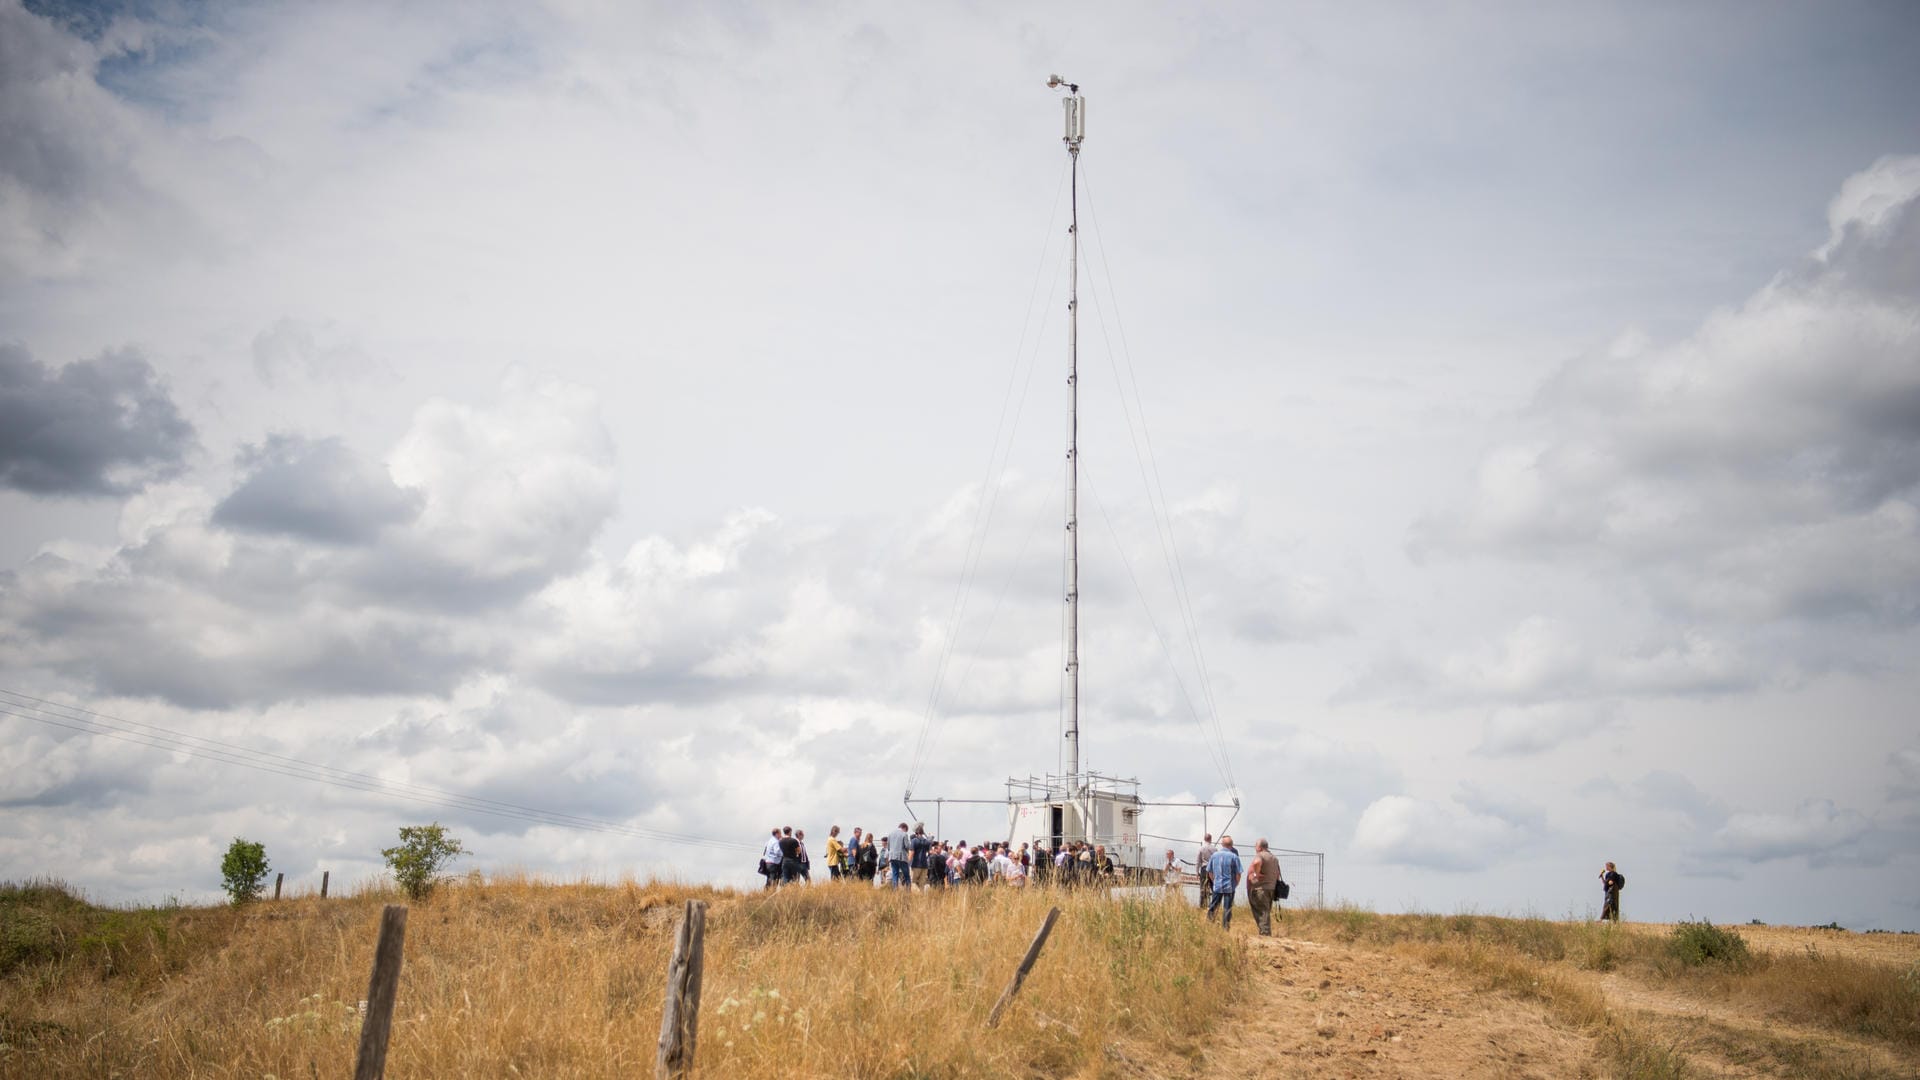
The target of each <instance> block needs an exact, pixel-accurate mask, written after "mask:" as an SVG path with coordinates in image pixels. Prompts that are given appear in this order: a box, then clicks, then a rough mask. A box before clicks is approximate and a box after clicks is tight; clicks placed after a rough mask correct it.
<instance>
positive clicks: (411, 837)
mask: <svg viewBox="0 0 1920 1080" xmlns="http://www.w3.org/2000/svg"><path fill="white" fill-rule="evenodd" d="M466 853H467V849H466V848H463V847H461V846H460V841H459V840H457V839H455V838H454V837H452V836H449V835H447V829H446V826H444V825H442V824H440V823H439V822H437V821H436V822H434V823H433V824H431V825H402V826H400V843H399V844H398V845H397V846H395V847H390V848H385V849H383V850H382V851H381V852H380V854H381V855H383V856H385V857H386V860H387V866H388V868H389V869H391V870H392V871H393V880H394V881H395V882H397V883H398V884H399V886H400V888H402V889H404V890H406V894H407V897H408V898H409V899H412V900H425V899H426V898H427V894H428V893H430V892H432V891H433V887H434V886H435V885H437V884H439V883H440V879H441V877H442V876H443V875H442V874H441V871H442V870H444V869H446V868H447V866H448V865H450V864H451V863H452V862H453V860H454V859H455V858H457V857H459V856H461V855H465V854H466Z"/></svg>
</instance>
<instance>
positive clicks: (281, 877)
mask: <svg viewBox="0 0 1920 1080" xmlns="http://www.w3.org/2000/svg"><path fill="white" fill-rule="evenodd" d="M285 880H287V875H285V874H275V875H273V898H274V899H275V900H278V899H280V883H281V882H283V881H285Z"/></svg>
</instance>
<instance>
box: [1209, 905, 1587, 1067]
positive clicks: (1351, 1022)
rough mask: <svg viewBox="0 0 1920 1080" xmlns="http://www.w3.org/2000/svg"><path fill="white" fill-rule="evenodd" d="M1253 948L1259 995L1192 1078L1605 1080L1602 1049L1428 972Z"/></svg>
mask: <svg viewBox="0 0 1920 1080" xmlns="http://www.w3.org/2000/svg"><path fill="white" fill-rule="evenodd" d="M1248 948H1249V950H1250V956H1249V958H1248V959H1249V961H1250V972H1251V977H1252V978H1253V979H1254V985H1253V986H1252V987H1250V988H1249V992H1248V994H1247V997H1246V999H1245V1000H1244V1001H1243V1002H1242V1003H1241V1004H1239V1005H1238V1006H1236V1007H1235V1008H1234V1009H1233V1010H1232V1011H1231V1013H1229V1015H1228V1016H1227V1017H1226V1018H1225V1020H1224V1022H1223V1023H1222V1024H1221V1026H1220V1027H1219V1029H1218V1030H1217V1032H1216V1033H1215V1034H1214V1035H1213V1036H1211V1037H1210V1039H1209V1041H1208V1043H1207V1046H1206V1048H1205V1050H1204V1052H1203V1056H1202V1058H1201V1060H1200V1061H1199V1062H1198V1063H1197V1064H1193V1065H1189V1066H1188V1071H1187V1072H1186V1073H1185V1074H1184V1075H1187V1076H1193V1077H1216V1076H1217V1077H1234V1078H1236V1080H1238V1078H1245V1077H1254V1076H1307V1077H1449V1078H1452V1077H1515V1078H1518V1077H1538V1078H1542V1080H1547V1078H1552V1080H1561V1078H1569V1077H1597V1076H1600V1075H1602V1070H1601V1068H1600V1063H1599V1060H1598V1057H1597V1055H1596V1052H1595V1050H1594V1041H1593V1039H1592V1038H1590V1037H1588V1036H1587V1035H1585V1034H1582V1033H1581V1032H1579V1031H1577V1030H1573V1029H1571V1028H1569V1027H1568V1026H1567V1025H1565V1024H1561V1023H1559V1022H1557V1021H1555V1020H1554V1019H1553V1018H1551V1017H1550V1016H1548V1015H1547V1014H1546V1012H1545V1010H1544V1009H1542V1008H1541V1007H1540V1006H1538V1005H1535V1004H1532V1003H1529V1002H1523V1001H1517V1000H1515V999H1513V998H1511V997H1508V996H1506V995H1504V994H1486V993H1476V992H1475V991H1473V990H1472V989H1470V988H1469V987H1468V986H1467V985H1466V984H1465V982H1464V981H1462V980H1460V979H1458V978H1455V977H1453V976H1451V975H1449V974H1448V973H1446V972H1441V971H1435V970H1434V969H1433V968H1430V967H1428V966H1427V965H1425V964H1423V963H1420V962H1419V961H1417V960H1412V959H1409V958H1407V957H1404V956H1399V955H1396V954H1394V953H1392V952H1385V951H1376V950H1372V949H1365V948H1354V947H1351V946H1347V945H1338V944H1321V943H1319V942H1313V941H1300V940H1296V939H1292V938H1284V937H1273V938H1252V939H1250V940H1249V942H1248ZM1173 1075H1180V1074H1179V1073H1174V1074H1173Z"/></svg>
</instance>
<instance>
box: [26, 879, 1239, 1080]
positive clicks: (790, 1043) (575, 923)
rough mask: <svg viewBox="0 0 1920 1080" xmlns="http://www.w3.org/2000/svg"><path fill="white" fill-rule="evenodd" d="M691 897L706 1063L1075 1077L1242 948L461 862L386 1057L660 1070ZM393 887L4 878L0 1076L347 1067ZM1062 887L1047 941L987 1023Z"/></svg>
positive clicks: (1083, 908)
mask: <svg viewBox="0 0 1920 1080" xmlns="http://www.w3.org/2000/svg"><path fill="white" fill-rule="evenodd" d="M689 897H693V898H701V899H705V900H707V901H709V902H710V904H711V905H712V906H711V908H710V910H709V915H708V935H707V960H706V975H705V986H704V990H703V994H702V1010H701V1032H700V1046H699V1059H698V1061H699V1064H700V1066H701V1068H702V1070H703V1071H704V1072H705V1073H706V1074H708V1075H713V1076H733V1075H740V1076H755V1077H763V1076H829V1075H831V1076H873V1077H899V1076H963V1075H974V1076H978V1075H1022V1074H1026V1075H1060V1074H1065V1073H1072V1072H1075V1071H1078V1070H1080V1069H1082V1068H1083V1067H1085V1066H1086V1065H1087V1064H1088V1063H1089V1062H1091V1061H1094V1060H1097V1059H1098V1058H1099V1056H1100V1054H1101V1048H1102V1047H1104V1046H1106V1045H1108V1044H1109V1043H1110V1042H1113V1041H1114V1040H1115V1039H1116V1038H1118V1037H1120V1036H1122V1035H1124V1036H1125V1037H1126V1038H1130V1039H1147V1040H1151V1041H1154V1042H1156V1043H1163V1044H1166V1045H1170V1046H1183V1045H1185V1046H1191V1045H1192V1044H1193V1043H1194V1042H1195V1040H1196V1039H1197V1037H1198V1036H1199V1035H1201V1034H1202V1033H1203V1032H1204V1031H1205V1030H1206V1028H1207V1026H1208V1024H1209V1021H1210V1019H1211V1018H1212V1017H1213V1016H1214V1015H1215V1014H1216V1013H1217V1011H1218V1009H1219V1008H1220V1006H1221V1005H1222V1004H1224V1002H1225V1001H1226V1000H1227V999H1228V998H1229V997H1230V995H1231V994H1232V993H1233V990H1234V987H1235V984H1236V981H1237V980H1236V978H1235V976H1236V975H1237V974H1239V972H1240V971H1241V969H1242V964H1243V960H1242V956H1241V950H1240V949H1239V948H1238V947H1237V946H1236V945H1235V944H1233V943H1231V942H1229V941H1228V940H1226V939H1225V938H1224V937H1222V936H1221V935H1220V934H1219V933H1218V932H1217V931H1215V932H1214V933H1211V934H1210V933H1208V932H1207V929H1208V928H1207V927H1206V926H1205V925H1204V924H1203V923H1201V922H1200V921H1199V920H1198V919H1197V918H1195V917H1193V913H1192V912H1189V911H1185V910H1180V909H1177V908H1169V907H1164V906H1161V905H1157V904H1116V903H1114V902H1111V901H1109V900H1107V899H1105V898H1103V897H1098V896H1094V895H1091V894H1085V895H1083V894H1065V895H1063V894H1053V893H1047V892H1043V891H1040V890H1032V891H1024V890H1004V889H981V890H951V891H950V894H948V895H897V894H893V893H887V892H874V891H873V890H870V889H859V888H854V887H845V888H840V887H832V886H826V885H822V886H816V887H813V888H805V889H802V888H795V889H790V890H787V891H784V892H781V893H780V894H778V895H772V896H763V895H758V894H746V895H740V894H732V893H725V892H716V891H713V890H709V889H703V888H690V887H682V886H677V885H671V884H662V883H644V884H643V883H634V882H629V883H622V884H619V885H595V884H570V885H569V884H544V883H540V882H536V881H531V880H523V879H506V880H493V881H485V882H480V881H471V882H462V883H457V884H453V885H449V886H445V887H443V888H442V889H440V890H439V891H438V892H437V893H436V894H435V895H434V896H432V897H431V898H430V899H429V900H427V901H426V902H425V903H423V904H419V905H415V906H414V908H413V910H412V911H411V912H410V914H409V921H408V926H407V938H406V961H405V964H406V966H405V969H404V972H403V975H402V981H401V987H400V994H399V1001H398V1005H397V1006H396V1009H395V1014H394V1035H393V1042H392V1049H391V1052H390V1054H389V1057H388V1075H389V1076H392V1077H425V1076H462V1075H464V1076H512V1075H519V1076H543V1077H544V1076H624V1077H632V1076H640V1075H651V1070H652V1066H653V1058H654V1052H655V1046H654V1044H655V1040H656V1038H657V1036H658V1034H659V1026H660V1010H661V1000H662V989H663V986H664V982H665V974H666V967H667V960H668V954H669V951H670V948H671V938H672V933H673V928H674V923H675V921H676V919H677V917H678V913H679V910H680V907H681V902H682V901H683V900H685V899H687V898H689ZM396 900H397V898H396V897H395V896H394V895H390V894H384V893H381V892H365V893H361V894H359V895H355V896H350V897H346V898H336V899H329V900H324V901H323V900H319V899H317V898H311V897H307V898H299V899H293V900H286V901H280V902H268V903H259V904H254V905H251V906H249V907H247V908H244V909H232V908H179V909H159V910H139V911H117V910H109V909H102V908H96V907H92V906H90V905H87V904H85V903H83V902H82V901H80V900H79V899H77V898H76V897H74V896H73V895H72V894H71V893H70V892H69V891H68V890H66V889H64V888H61V887H59V886H58V885H45V884H43V885H30V886H25V887H17V886H9V887H6V888H5V889H4V891H3V892H0V919H4V922H5V927H6V929H5V932H4V937H5V944H4V948H5V953H4V954H3V956H4V958H3V959H0V963H4V966H5V971H4V984H3V985H0V1042H4V1044H5V1045H4V1049H0V1073H4V1074H6V1075H9V1076H39V1075H59V1076H111V1075H123V1076H141V1077H186V1076H196V1077H228V1076H231V1077H249V1078H255V1080H257V1078H259V1077H262V1076H268V1075H271V1076H274V1077H279V1078H282V1080H285V1078H290V1077H307V1076H313V1075H320V1076H345V1075H349V1074H350V1073H351V1071H352V1065H353V1056H354V1051H355V1047H356V1040H357V1038H358V1028H359V1025H358V1011H357V1010H358V1004H359V1001H360V999H361V998H362V997H363V996H364V995H365V992H366V984H367V973H368V969H369V966H370V964H371V962H372V954H373V946H374V940H375V936H376V934H377V927H378V920H379V915H380V909H381V906H382V905H383V904H385V903H388V902H395V901H396ZM1053 904H1059V905H1060V906H1061V907H1062V908H1063V909H1064V913H1063V916H1062V918H1061V920H1060V922H1059V924H1058V926H1057V927H1056V929H1055V931H1054V933H1053V936H1052V938H1051V939H1050V940H1049V942H1048V944H1047V947H1046V952H1045V953H1044V954H1043V956H1042V958H1041V960H1040V963H1039V964H1038V966H1037V967H1036V968H1035V970H1034V973H1033V975H1032V976H1031V978H1029V980H1028V982H1027V985H1026V987H1025V989H1024V990H1023V991H1022V994H1021V997H1020V999H1019V1003H1018V1004H1017V1006H1016V1007H1015V1008H1014V1009H1013V1010H1012V1012H1011V1013H1010V1015H1009V1016H1008V1018H1007V1020H1006V1021H1005V1022H1004V1023H1003V1024H1002V1025H1001V1027H1000V1028H998V1029H997V1030H994V1031H992V1032H989V1031H987V1029H986V1028H985V1018H986V1015H987V1012H988V1010H989V1009H990V1008H991V1007H992V1005H993V1002H994V999H995V998H996V997H997V996H998V995H999V993H1000V991H1001V989H1002V987H1003V986H1004V985H1005V983H1006V981H1007V979H1008V977H1009V976H1010V975H1011V974H1012V972H1013V969H1014V967H1015V966H1016V965H1017V964H1018V963H1019V960H1020V957H1021V956H1022V954H1023V953H1024V951H1025V949H1026V947H1027V944H1028V942H1029V941H1030V940H1031V939H1032V937H1033V934H1034V932H1035V931H1036V930H1037V929H1038V928H1039V926H1040V924H1041V922H1042V920H1043V919H1044V918H1045V916H1046V911H1047V909H1048V907H1049V906H1051V905H1053Z"/></svg>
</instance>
